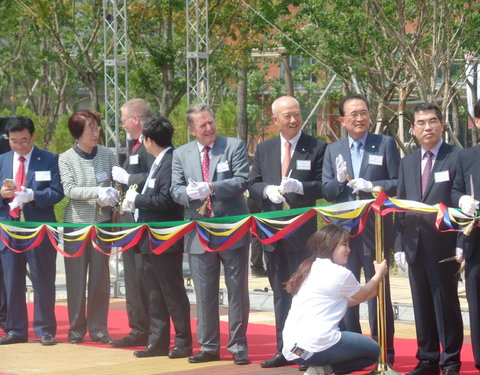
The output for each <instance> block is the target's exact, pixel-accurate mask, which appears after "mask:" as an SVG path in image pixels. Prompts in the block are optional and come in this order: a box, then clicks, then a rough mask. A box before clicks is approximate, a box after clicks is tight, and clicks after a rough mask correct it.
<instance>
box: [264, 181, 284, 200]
mask: <svg viewBox="0 0 480 375" xmlns="http://www.w3.org/2000/svg"><path fill="white" fill-rule="evenodd" d="M279 189H280V186H275V185H268V186H267V187H266V188H265V195H266V196H267V198H268V199H270V200H271V201H272V202H273V203H282V202H285V197H284V196H283V195H282V194H280V191H279Z"/></svg>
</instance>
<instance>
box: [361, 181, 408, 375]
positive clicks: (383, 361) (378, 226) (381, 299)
mask: <svg viewBox="0 0 480 375" xmlns="http://www.w3.org/2000/svg"><path fill="white" fill-rule="evenodd" d="M382 190H383V188H382V187H380V186H375V187H374V189H373V192H372V194H373V196H374V198H377V197H378V196H379V194H380V192H381V191H382ZM382 224H383V223H382V215H380V213H378V212H375V260H376V261H377V263H380V262H382V261H383V259H384V255H383V254H384V252H383V228H382V226H383V225H382ZM386 332H387V329H386V322H385V283H384V282H383V280H382V281H380V284H378V295H377V334H378V344H379V345H380V356H379V357H378V364H377V367H376V368H375V370H373V371H370V372H369V373H368V375H370V374H371V375H376V374H389V375H397V374H398V375H401V373H399V372H396V371H394V370H393V369H392V368H391V367H390V366H389V365H388V363H387V337H386Z"/></svg>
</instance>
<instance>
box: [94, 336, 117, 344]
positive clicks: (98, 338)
mask: <svg viewBox="0 0 480 375" xmlns="http://www.w3.org/2000/svg"><path fill="white" fill-rule="evenodd" d="M91 340H92V341H93V342H101V343H102V344H108V343H110V342H111V341H112V338H111V337H110V336H108V335H103V336H96V337H92V338H91Z"/></svg>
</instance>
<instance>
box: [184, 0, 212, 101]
mask: <svg viewBox="0 0 480 375" xmlns="http://www.w3.org/2000/svg"><path fill="white" fill-rule="evenodd" d="M186 24H187V27H186V33H187V35H186V36H187V106H190V105H192V104H195V103H199V102H202V103H206V104H207V105H208V104H209V75H208V58H209V49H208V0H186Z"/></svg>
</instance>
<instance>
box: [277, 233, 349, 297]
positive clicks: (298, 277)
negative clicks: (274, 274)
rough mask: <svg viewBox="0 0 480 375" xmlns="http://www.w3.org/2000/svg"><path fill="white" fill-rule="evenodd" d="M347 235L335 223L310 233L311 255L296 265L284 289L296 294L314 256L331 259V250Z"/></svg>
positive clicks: (305, 277) (310, 267)
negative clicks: (296, 267)
mask: <svg viewBox="0 0 480 375" xmlns="http://www.w3.org/2000/svg"><path fill="white" fill-rule="evenodd" d="M348 237H349V234H348V232H347V231H346V230H345V229H344V228H343V227H341V226H340V225H337V224H327V225H325V226H324V227H323V228H321V229H319V230H317V231H316V232H315V233H314V234H312V236H311V237H310V238H309V240H308V242H307V247H308V250H310V252H311V253H312V256H311V257H310V258H308V259H305V260H304V261H303V262H302V263H301V264H300V266H298V269H297V271H296V272H295V273H294V274H293V275H292V277H290V280H288V281H287V282H286V283H285V290H286V291H287V292H288V293H290V294H292V295H295V294H297V293H298V291H299V290H300V288H301V287H302V285H303V283H304V282H305V280H306V279H307V277H308V275H309V274H310V270H311V269H312V264H313V262H314V260H315V258H324V259H330V260H332V256H333V251H334V250H335V248H336V247H337V245H338V244H339V243H340V242H341V241H343V240H345V239H348Z"/></svg>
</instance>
